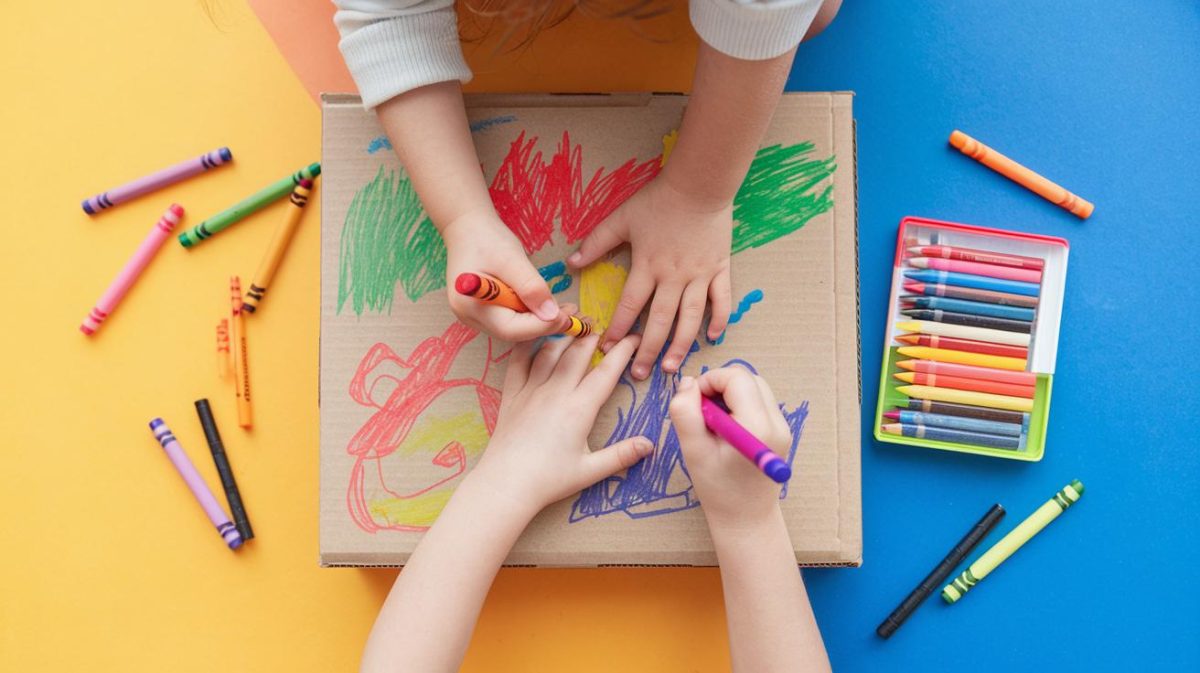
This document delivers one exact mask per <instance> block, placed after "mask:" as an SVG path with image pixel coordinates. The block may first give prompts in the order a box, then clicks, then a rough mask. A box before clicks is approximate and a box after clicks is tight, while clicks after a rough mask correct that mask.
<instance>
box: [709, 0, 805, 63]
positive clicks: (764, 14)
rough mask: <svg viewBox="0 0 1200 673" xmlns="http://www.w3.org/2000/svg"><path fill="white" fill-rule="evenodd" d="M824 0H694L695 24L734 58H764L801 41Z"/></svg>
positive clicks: (720, 50) (714, 47)
mask: <svg viewBox="0 0 1200 673" xmlns="http://www.w3.org/2000/svg"><path fill="white" fill-rule="evenodd" d="M819 9H821V0H784V1H782V2H780V1H778V0H777V1H775V2H762V1H757V2H755V1H751V0H691V2H690V3H689V7H688V12H689V15H690V16H691V19H692V27H693V28H695V29H696V33H698V34H699V35H700V39H702V40H704V42H705V43H706V44H708V46H710V47H712V48H713V49H716V50H717V51H719V52H721V53H723V54H725V55H727V56H732V57H734V58H740V59H745V60H748V61H762V60H766V59H769V58H775V57H776V56H780V55H782V54H784V53H786V52H787V51H788V50H789V49H791V48H792V47H795V46H796V45H798V44H800V40H801V39H803V38H804V34H805V33H807V32H808V27H809V26H810V25H812V22H813V18H815V17H816V15H817V11H818V10H819Z"/></svg>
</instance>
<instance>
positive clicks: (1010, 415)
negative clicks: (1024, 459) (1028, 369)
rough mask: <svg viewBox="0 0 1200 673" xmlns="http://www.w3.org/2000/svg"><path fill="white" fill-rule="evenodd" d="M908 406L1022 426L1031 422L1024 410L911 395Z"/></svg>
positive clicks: (935, 412) (928, 412) (917, 409)
mask: <svg viewBox="0 0 1200 673" xmlns="http://www.w3.org/2000/svg"><path fill="white" fill-rule="evenodd" d="M908 408H909V409H911V410H913V411H921V412H924V413H927V414H947V415H949V416H965V417H967V418H978V419H980V420H984V421H1000V422H1001V423H1017V424H1020V425H1021V427H1025V426H1026V424H1028V423H1029V414H1028V413H1025V412H1022V411H1009V410H1007V409H990V408H988V407H977V406H974V405H971V404H955V403H953V402H934V401H933V400H919V399H917V398H915V397H910V398H909V399H908Z"/></svg>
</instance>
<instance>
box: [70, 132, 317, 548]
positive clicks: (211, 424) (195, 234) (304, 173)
mask: <svg viewBox="0 0 1200 673" xmlns="http://www.w3.org/2000/svg"><path fill="white" fill-rule="evenodd" d="M232 160H233V153H232V152H230V151H229V148H227V147H222V148H219V149H216V150H213V151H212V152H208V153H207V154H204V155H201V156H200V157H197V158H194V159H189V160H187V161H184V162H181V163H178V164H175V165H173V166H169V167H167V168H164V169H162V170H159V171H156V172H155V173H152V174H150V175H147V176H145V177H142V178H139V179H137V180H134V181H132V182H129V183H126V184H124V185H121V186H120V187H116V188H114V189H110V190H108V191H106V192H101V193H100V194H97V195H96V196H93V197H91V198H89V199H86V200H84V201H83V210H84V212H86V213H88V214H89V215H95V214H96V213H99V212H101V211H103V210H107V209H110V208H114V207H116V206H118V205H120V204H122V203H125V202H127V201H130V200H132V199H135V198H137V197H139V196H142V195H144V194H147V193H150V192H153V191H156V190H158V189H161V188H163V187H167V186H169V185H172V184H174V183H177V182H179V181H181V180H184V179H186V178H189V177H192V176H194V175H199V174H201V173H205V172H207V171H209V170H212V169H214V168H217V167H219V166H222V165H225V164H227V163H229V162H230V161H232ZM320 174H321V165H320V164H318V163H314V164H310V165H309V166H306V167H304V168H302V169H300V170H298V171H296V172H294V173H292V174H291V175H287V176H284V177H282V178H280V179H278V180H276V181H274V182H272V183H270V184H269V185H267V186H266V187H263V188H262V189H260V190H259V191H257V192H255V193H253V194H251V195H250V196H248V197H246V198H244V199H242V200H241V201H239V202H237V203H235V204H234V205H232V206H230V207H228V208H226V209H225V210H223V211H221V212H219V213H217V214H216V215H214V216H213V217H210V218H208V219H206V220H204V221H202V222H200V223H199V224H197V225H195V226H193V227H191V228H189V229H187V230H186V231H184V232H183V233H182V234H180V236H179V242H180V244H181V245H182V246H183V247H184V248H189V247H192V246H194V245H196V244H197V243H199V242H201V241H204V240H206V239H208V238H211V237H212V236H214V235H215V234H217V233H218V232H220V231H222V230H224V229H226V228H228V227H229V226H230V225H232V224H234V223H236V222H239V221H241V220H242V219H245V218H246V217H247V216H249V215H251V214H253V213H255V212H257V211H259V210H261V209H263V208H265V207H266V206H268V205H270V204H272V203H275V202H276V201H280V200H282V199H284V198H285V197H287V199H288V206H287V209H286V210H285V212H284V218H283V222H282V223H281V224H280V225H279V227H278V228H277V229H276V231H275V234H274V236H273V238H272V239H271V242H270V244H269V245H268V246H267V249H266V252H265V253H264V255H263V257H262V261H261V263H260V264H259V266H258V270H257V271H256V272H255V274H254V276H253V281H252V282H251V283H250V287H249V289H248V290H247V291H246V293H245V294H244V295H243V293H242V286H241V280H240V278H239V277H238V276H233V277H232V278H231V279H230V300H231V311H230V317H229V318H225V319H222V320H221V321H220V323H219V324H218V326H217V366H218V374H219V376H221V377H223V378H230V376H231V375H232V378H233V379H234V390H235V398H236V402H237V415H238V425H239V426H241V427H243V428H250V427H251V426H252V425H253V413H252V407H251V394H250V378H249V364H248V362H247V359H248V358H247V356H248V350H249V349H248V347H247V345H248V339H247V335H246V325H245V314H247V313H255V312H257V310H258V308H259V306H260V304H261V302H262V301H263V299H264V297H265V295H266V292H267V288H268V287H269V286H270V284H271V280H272V279H273V278H274V276H275V272H276V271H277V270H278V269H279V266H280V263H281V262H282V261H283V257H284V254H285V253H286V251H287V248H288V245H289V243H290V242H291V239H292V236H293V234H294V233H295V231H296V228H297V226H298V225H299V222H300V217H301V215H302V213H303V210H304V206H305V205H307V203H308V200H309V196H310V195H311V192H312V189H313V181H314V180H315V179H316V178H317V176H319V175H320ZM183 216H184V210H183V207H182V206H180V205H179V204H172V205H171V206H170V207H169V208H168V209H167V211H166V212H165V213H164V214H163V216H162V217H161V218H159V220H158V222H156V223H155V224H154V226H153V227H151V229H150V233H149V234H148V235H147V236H146V238H145V239H144V240H143V241H142V243H141V245H139V246H138V248H137V249H136V250H135V251H134V253H133V255H132V256H131V257H130V259H129V260H128V261H127V262H126V264H125V266H124V267H122V268H121V270H120V272H119V273H118V274H117V276H116V278H115V279H114V280H113V281H112V282H111V283H110V284H109V286H108V288H107V289H106V290H105V292H104V293H103V294H102V295H101V296H100V299H99V300H98V301H97V302H96V304H95V306H93V307H92V309H91V311H89V312H88V315H87V317H86V318H84V321H83V323H82V324H81V325H80V327H79V329H80V331H82V332H83V333H84V334H86V335H89V336H90V335H92V334H94V333H95V332H96V331H97V330H99V329H100V326H101V325H102V324H103V323H104V322H105V320H106V319H107V318H108V317H109V316H110V315H111V314H112V313H113V311H114V310H115V309H116V307H117V305H118V304H119V303H120V302H121V300H122V299H123V298H124V297H125V295H126V294H127V293H128V292H129V289H130V288H131V287H132V286H133V284H134V282H136V281H137V279H138V278H139V277H140V276H141V275H142V273H143V272H144V271H145V270H146V268H147V267H148V266H149V264H150V262H151V261H152V260H153V259H154V257H155V255H156V254H157V253H158V251H159V250H160V249H161V248H162V245H163V243H165V242H166V240H167V238H169V237H170V235H171V233H172V231H173V230H174V228H175V227H176V225H178V224H179V223H180V222H181V221H182V219H183ZM231 345H232V346H233V347H232V348H231ZM196 412H197V414H198V415H199V418H200V425H201V427H202V429H203V430H204V434H205V437H206V439H207V440H208V444H209V448H210V449H211V450H212V455H213V460H214V462H215V464H216V467H217V472H218V475H219V476H220V478H221V484H222V486H223V487H224V490H225V494H226V500H227V502H228V504H229V511H230V513H231V514H232V520H231V518H230V516H229V515H227V514H226V513H225V510H223V509H222V508H221V506H220V504H219V503H217V500H216V498H215V497H214V496H213V494H212V491H211V490H210V489H209V488H208V485H207V484H206V483H205V482H204V480H203V478H201V476H200V474H199V472H197V470H196V468H195V466H194V464H193V463H192V462H191V460H190V459H189V458H188V456H187V454H186V453H185V452H184V451H183V448H182V447H181V446H180V445H179V442H178V440H177V439H176V438H175V435H174V433H172V432H171V430H170V428H168V427H167V425H166V423H165V422H163V420H162V419H161V418H156V419H154V420H153V421H151V422H150V429H151V431H152V432H153V433H154V437H155V439H156V440H158V442H159V444H160V445H161V446H162V448H163V451H164V452H165V453H166V455H167V457H168V458H169V459H170V461H171V463H172V465H174V467H175V469H176V471H177V472H178V473H179V475H180V476H181V477H182V478H183V480H184V482H185V483H186V484H187V486H188V489H189V490H190V491H191V492H192V494H193V496H194V497H195V499H196V501H197V503H199V505H200V507H201V509H202V510H203V511H204V513H205V515H206V516H207V517H208V519H209V521H210V522H211V523H212V524H213V526H214V527H215V528H216V529H217V533H218V534H219V535H220V536H221V538H222V539H223V540H224V541H225V543H226V544H227V545H228V546H229V548H231V549H237V548H239V547H241V546H242V544H244V543H245V542H247V541H249V540H250V539H251V538H252V537H254V532H253V530H252V529H251V527H250V520H249V518H248V516H247V515H246V511H245V506H244V504H243V503H242V499H241V495H240V492H239V490H238V486H237V482H236V480H235V479H234V476H233V470H232V468H231V467H230V464H229V460H228V456H227V455H226V452H225V448H224V444H223V442H222V441H221V436H220V433H219V432H218V430H217V426H216V420H215V419H214V418H213V414H212V410H211V408H210V406H209V403H208V400H206V399H203V400H197V401H196Z"/></svg>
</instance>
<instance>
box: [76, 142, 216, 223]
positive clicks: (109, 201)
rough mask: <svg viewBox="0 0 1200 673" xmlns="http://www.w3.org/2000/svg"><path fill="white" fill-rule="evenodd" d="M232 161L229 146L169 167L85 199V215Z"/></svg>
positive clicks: (93, 213)
mask: <svg viewBox="0 0 1200 673" xmlns="http://www.w3.org/2000/svg"><path fill="white" fill-rule="evenodd" d="M230 161H233V153H232V152H230V151H229V148H228V147H222V148H219V149H215V150H213V151H211V152H209V153H208V154H202V155H200V156H199V157H197V158H195V159H188V160H187V161H183V162H180V163H178V164H175V165H174V166H168V167H167V168H164V169H162V170H161V171H156V172H154V173H151V174H150V175H147V176H145V177H142V178H138V179H137V180H134V181H133V182H128V183H126V184H123V185H121V186H120V187H114V188H113V189H110V190H108V191H107V192H100V193H99V194H97V195H95V196H93V197H92V198H90V199H85V200H84V202H83V212H85V213H87V214H88V215H95V214H96V213H98V212H100V211H101V210H106V209H108V208H112V207H113V206H115V205H117V204H119V203H124V202H126V201H129V200H131V199H135V198H137V197H139V196H141V195H142V194H148V193H150V192H152V191H154V190H156V189H162V188H163V187H166V186H167V185H171V184H175V183H176V182H179V181H180V180H185V179H187V178H190V177H192V176H193V175H196V174H197V173H203V172H204V171H207V170H209V169H212V168H216V167H217V166H220V165H221V164H227V163H229V162H230Z"/></svg>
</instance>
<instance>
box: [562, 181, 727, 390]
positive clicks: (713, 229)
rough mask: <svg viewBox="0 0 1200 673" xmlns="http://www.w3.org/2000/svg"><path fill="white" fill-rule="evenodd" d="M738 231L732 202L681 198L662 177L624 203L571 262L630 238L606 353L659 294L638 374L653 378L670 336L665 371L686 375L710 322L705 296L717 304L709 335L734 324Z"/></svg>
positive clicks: (635, 368) (588, 261) (584, 259)
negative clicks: (682, 370) (732, 282)
mask: <svg viewBox="0 0 1200 673" xmlns="http://www.w3.org/2000/svg"><path fill="white" fill-rule="evenodd" d="M732 232H733V206H732V204H730V203H720V204H701V203H700V202H698V201H697V200H695V199H693V198H689V197H687V196H685V195H684V194H682V193H680V192H679V191H678V190H677V189H675V188H674V187H673V186H671V185H670V184H669V183H667V181H665V180H663V179H662V178H661V177H659V178H655V179H654V180H653V181H651V182H650V183H649V184H647V185H646V186H645V187H644V188H643V189H642V190H641V191H639V192H637V193H636V194H634V195H633V196H632V197H630V198H629V200H628V201H626V202H625V203H622V204H621V205H620V206H619V207H618V208H617V209H616V210H615V211H613V213H612V215H609V216H608V217H607V218H605V220H604V221H603V222H601V223H600V224H599V225H597V226H596V228H595V229H594V230H592V233H590V234H588V237H587V238H585V239H584V241H583V243H582V244H581V245H580V246H579V251H578V252H576V253H575V254H573V255H571V256H570V257H569V258H567V262H568V263H570V264H571V266H573V267H576V268H579V267H584V266H587V265H588V264H591V263H592V262H594V261H595V260H597V259H599V258H600V257H601V256H602V255H604V254H605V253H606V252H608V251H609V250H612V249H613V248H615V247H617V246H619V245H621V244H622V243H624V242H626V241H628V242H629V243H630V246H631V248H632V250H633V266H632V268H631V269H630V272H629V279H628V280H627V281H626V282H625V290H624V291H623V292H622V293H621V301H620V303H619V304H618V305H617V310H616V312H615V313H613V317H612V322H610V323H609V326H608V330H607V331H606V332H605V335H604V345H602V346H601V350H607V348H608V346H609V344H611V343H615V342H616V341H617V340H618V339H620V338H621V337H623V336H625V335H626V334H627V333H628V332H629V330H630V328H632V327H633V323H634V321H635V320H637V317H638V315H639V314H640V313H641V312H642V307H644V306H645V305H646V302H648V301H650V296H651V295H654V301H653V302H652V303H651V304H650V316H649V318H648V319H647V321H646V325H645V329H644V330H642V332H643V334H642V345H641V347H640V348H639V349H638V353H637V357H635V358H634V361H633V371H632V373H633V377H634V378H635V379H644V378H646V377H647V376H649V375H650V368H651V367H652V366H653V365H654V359H655V358H656V357H658V354H659V352H660V351H661V350H662V347H663V344H664V343H666V342H667V340H668V337H671V325H672V323H675V322H676V313H678V314H679V318H678V323H677V325H676V327H675V334H674V336H673V337H671V347H670V349H669V350H668V351H667V353H666V355H665V356H663V361H662V367H663V369H664V370H666V371H668V372H675V371H678V370H679V365H680V363H681V362H683V357H684V356H685V355H687V352H688V349H689V348H691V346H692V340H693V339H695V338H696V334H697V333H698V332H699V331H700V323H701V322H702V321H703V319H704V305H705V303H706V299H707V300H709V301H712V315H711V317H710V319H709V324H708V337H709V338H710V339H715V338H717V337H718V336H720V334H721V332H723V331H725V325H726V323H727V322H728V320H729V309H730V296H729V294H730V289H729V247H730V243H731V240H732Z"/></svg>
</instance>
